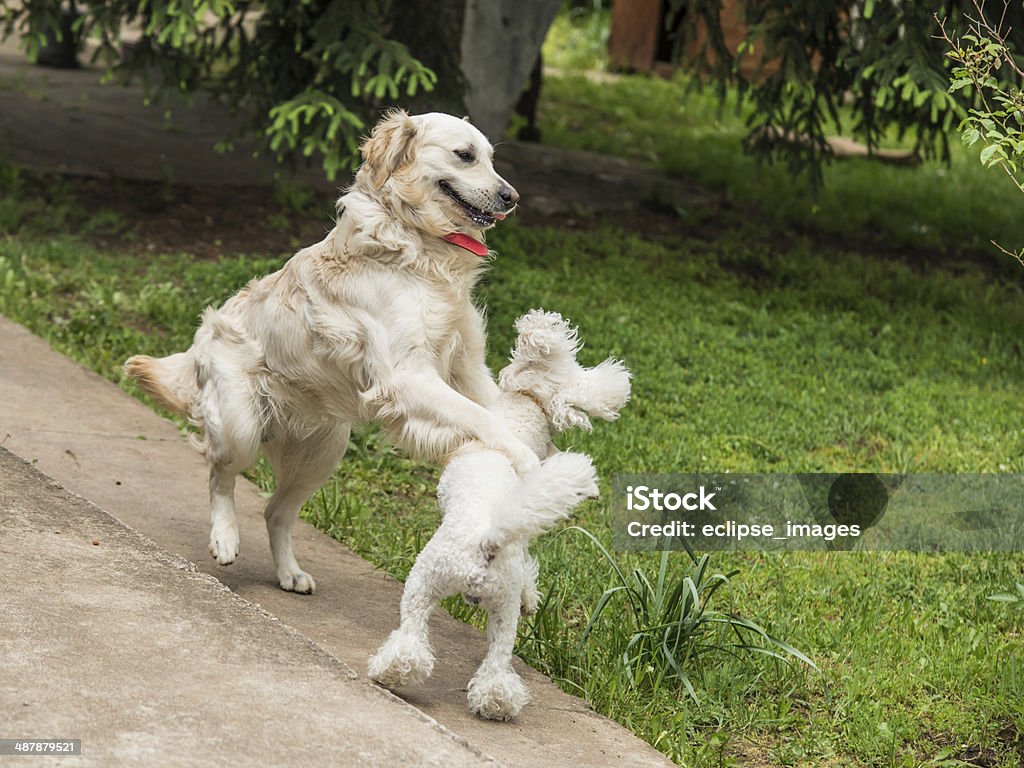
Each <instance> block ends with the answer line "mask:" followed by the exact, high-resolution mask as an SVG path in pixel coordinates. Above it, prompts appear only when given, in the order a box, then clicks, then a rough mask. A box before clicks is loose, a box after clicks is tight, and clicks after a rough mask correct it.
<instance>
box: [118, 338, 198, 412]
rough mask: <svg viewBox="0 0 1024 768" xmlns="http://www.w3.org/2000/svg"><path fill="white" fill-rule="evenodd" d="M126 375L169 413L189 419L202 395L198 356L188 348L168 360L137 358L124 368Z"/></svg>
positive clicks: (139, 356) (130, 359)
mask: <svg viewBox="0 0 1024 768" xmlns="http://www.w3.org/2000/svg"><path fill="white" fill-rule="evenodd" d="M124 372H125V373H126V374H127V375H129V376H131V377H132V378H134V379H137V380H138V382H139V384H140V386H141V387H142V388H143V389H144V390H146V391H147V392H148V393H149V394H151V395H152V396H153V398H154V399H155V400H156V401H157V402H158V403H160V405H162V406H164V407H165V408H167V409H168V410H171V411H174V412H175V413H180V414H182V415H183V416H189V415H190V413H191V410H192V402H193V401H194V400H195V398H196V397H197V395H198V394H199V388H198V385H197V384H196V365H195V355H194V354H193V352H192V349H191V348H189V349H188V351H186V352H178V353H177V354H174V355H170V356H168V357H147V356H146V355H135V356H134V357H129V358H128V360H127V362H125V364H124Z"/></svg>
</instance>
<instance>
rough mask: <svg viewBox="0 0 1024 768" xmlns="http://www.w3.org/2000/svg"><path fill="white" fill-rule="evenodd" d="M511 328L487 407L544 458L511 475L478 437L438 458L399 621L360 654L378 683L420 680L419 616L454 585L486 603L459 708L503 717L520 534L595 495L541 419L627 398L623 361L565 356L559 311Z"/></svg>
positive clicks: (571, 422) (423, 636)
mask: <svg viewBox="0 0 1024 768" xmlns="http://www.w3.org/2000/svg"><path fill="white" fill-rule="evenodd" d="M516 330H517V331H518V332H519V335H518V339H517V342H516V347H515V349H514V350H513V352H512V357H511V361H510V363H509V365H508V366H507V367H506V368H505V369H504V370H502V372H501V374H500V377H499V381H500V388H501V395H500V396H499V397H498V399H497V401H496V402H495V403H493V404H492V405H491V406H490V410H491V412H492V413H494V414H495V415H496V416H498V417H499V418H500V420H501V421H502V422H503V423H505V424H506V425H507V426H508V427H509V428H510V430H511V431H512V432H513V434H515V435H516V437H518V438H519V439H520V440H522V441H523V442H524V443H526V445H528V446H529V447H530V448H531V449H533V450H534V451H535V452H536V453H537V455H538V456H539V457H546V458H545V459H544V461H543V462H542V463H541V465H540V467H539V468H537V469H535V470H534V471H532V472H530V473H529V474H527V475H526V476H525V477H523V478H519V477H517V475H516V472H515V469H514V468H513V466H512V464H511V463H510V461H509V459H508V457H507V456H505V455H504V454H503V453H501V452H499V451H495V450H492V449H490V448H488V447H486V446H483V445H480V444H471V445H469V446H467V447H466V448H463V449H462V450H460V451H459V452H457V454H456V455H455V456H454V457H453V458H452V459H451V460H450V461H449V463H448V465H447V466H446V467H445V470H444V472H443V474H442V475H441V480H440V482H439V484H438V489H437V497H438V502H439V504H440V506H441V510H442V512H443V513H444V520H443V522H442V524H441V527H440V528H439V529H438V530H437V532H436V533H435V534H434V536H433V538H431V540H430V541H429V542H428V543H427V545H426V547H424V549H423V551H422V552H421V553H420V555H419V557H418V558H417V559H416V563H415V565H414V566H413V568H412V571H411V572H410V574H409V578H408V580H407V581H406V585H405V593H404V594H403V596H402V609H401V626H399V628H398V629H396V630H395V631H394V632H392V633H391V635H390V636H389V637H388V638H387V640H386V641H385V642H384V644H383V645H382V646H381V648H380V650H378V651H377V654H376V655H375V656H373V658H371V659H370V663H369V674H370V677H371V678H373V679H374V680H377V681H378V682H381V683H383V684H384V685H387V686H389V687H396V686H404V685H411V684H416V683H422V682H423V681H424V680H426V678H427V677H428V676H429V675H430V673H431V671H432V670H433V667H434V654H433V651H432V650H431V647H430V638H429V633H428V621H429V618H430V615H431V613H432V612H433V610H434V608H435V607H436V605H437V603H438V601H439V600H441V599H442V598H444V597H448V596H449V595H454V594H458V593H459V592H461V593H463V595H465V596H466V598H467V599H468V600H471V601H472V602H479V603H480V605H481V607H482V608H483V609H484V610H485V611H487V638H488V640H489V642H490V648H489V650H488V652H487V656H486V657H485V658H484V660H483V663H482V664H481V665H480V668H479V669H478V670H477V672H476V674H475V675H474V676H473V679H472V680H471V681H470V683H469V693H468V699H469V708H470V710H471V711H472V712H473V713H475V714H477V715H479V716H480V717H484V718H489V719H494V720H508V719H510V718H512V717H515V716H516V715H517V714H518V713H519V711H520V710H521V709H522V708H523V706H524V705H525V704H526V703H527V701H528V700H529V694H528V692H527V690H526V687H525V686H524V685H523V681H522V680H521V679H520V677H519V675H517V674H516V672H515V670H513V669H512V648H513V645H514V643H515V638H516V629H517V626H518V623H519V616H520V613H533V612H534V611H536V610H537V604H538V594H537V568H538V565H537V561H536V560H535V559H534V558H533V557H531V556H530V553H529V550H528V544H529V542H530V540H531V539H533V538H534V537H536V536H538V535H539V534H541V533H542V532H544V531H545V530H547V529H548V528H550V527H551V526H553V525H554V524H555V523H557V522H558V521H559V520H562V519H564V518H566V517H568V516H569V513H570V512H571V511H572V508H573V507H575V506H576V504H578V503H579V502H580V501H581V500H583V499H584V498H588V497H594V496H596V495H597V476H596V472H595V470H594V465H593V463H592V462H591V460H590V458H589V457H588V456H585V455H584V454H581V453H558V452H557V451H556V449H555V448H554V445H553V444H552V442H551V432H552V430H554V431H556V432H560V431H562V430H565V429H568V428H569V427H580V428H583V429H588V430H589V429H590V428H591V424H590V420H589V419H588V418H587V414H590V415H592V416H596V417H599V418H602V419H605V420H607V421H612V420H614V419H615V418H616V417H617V416H618V412H619V409H620V408H621V407H622V406H623V405H624V404H625V402H626V400H627V399H628V398H629V389H630V384H629V372H628V371H627V370H626V368H625V367H624V366H623V365H622V363H621V362H618V361H616V360H610V359H609V360H606V361H604V362H603V363H601V364H600V365H598V366H596V367H595V368H590V369H585V368H583V367H582V366H580V365H579V364H578V363H577V362H576V353H577V351H578V350H579V347H580V344H579V341H578V338H577V334H576V330H575V329H574V328H572V327H571V326H570V325H569V324H568V323H567V322H566V321H565V320H564V319H563V318H562V317H561V316H560V315H558V314H556V313H553V312H544V311H541V310H534V311H532V312H530V313H528V314H526V315H524V316H523V317H521V318H520V319H519V320H518V321H517V322H516Z"/></svg>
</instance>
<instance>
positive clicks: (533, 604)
mask: <svg viewBox="0 0 1024 768" xmlns="http://www.w3.org/2000/svg"><path fill="white" fill-rule="evenodd" d="M522 556H523V575H524V576H525V577H526V578H525V579H524V580H523V593H522V595H521V596H520V598H519V613H521V614H522V615H523V616H532V615H533V614H535V613H536V612H537V606H538V605H540V592H539V591H538V590H537V575H538V573H539V572H540V563H538V562H537V558H535V557H531V556H530V551H529V550H528V549H527V548H526V546H525V545H523V555H522Z"/></svg>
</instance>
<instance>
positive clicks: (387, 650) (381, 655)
mask: <svg viewBox="0 0 1024 768" xmlns="http://www.w3.org/2000/svg"><path fill="white" fill-rule="evenodd" d="M433 671H434V654H433V652H432V651H431V650H430V645H429V644H428V643H427V642H426V641H425V640H423V639H422V638H418V637H416V636H415V635H410V634H408V633H406V632H403V631H402V630H401V629H396V630H395V631H394V632H392V633H391V635H390V636H389V637H388V639H387V640H385V641H384V645H382V646H381V647H380V650H378V651H377V653H376V654H375V655H374V656H372V657H371V658H370V662H369V664H368V665H367V674H368V675H369V676H370V679H371V680H376V681H377V682H378V683H380V684H381V685H383V686H386V687H388V688H397V687H399V686H404V685H419V684H421V683H423V682H424V681H425V680H426V679H427V678H428V677H430V673H431V672H433Z"/></svg>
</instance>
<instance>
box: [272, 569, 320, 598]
mask: <svg viewBox="0 0 1024 768" xmlns="http://www.w3.org/2000/svg"><path fill="white" fill-rule="evenodd" d="M277 583H278V584H280V585H281V589H283V590H284V591H285V592H298V593H299V594H300V595H312V594H313V592H314V591H316V582H315V581H313V577H312V576H310V575H309V574H308V573H306V572H305V571H303V570H300V569H298V568H296V569H295V570H293V571H288V570H281V571H278V572H277Z"/></svg>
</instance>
